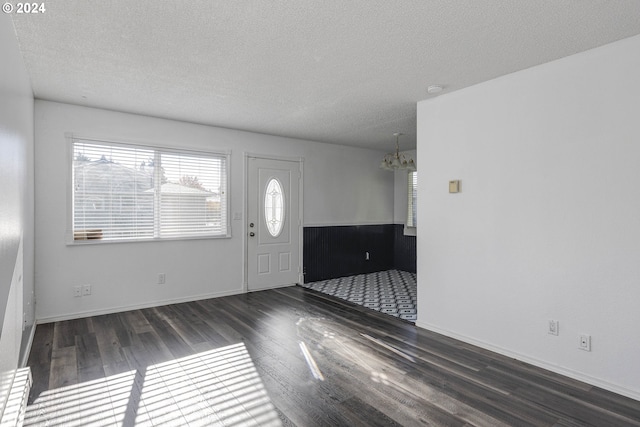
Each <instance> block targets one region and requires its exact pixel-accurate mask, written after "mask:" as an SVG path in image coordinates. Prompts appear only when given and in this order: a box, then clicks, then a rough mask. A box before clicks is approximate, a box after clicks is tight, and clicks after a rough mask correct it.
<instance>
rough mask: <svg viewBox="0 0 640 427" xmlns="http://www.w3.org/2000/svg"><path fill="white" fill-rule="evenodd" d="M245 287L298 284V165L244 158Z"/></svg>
mask: <svg viewBox="0 0 640 427" xmlns="http://www.w3.org/2000/svg"><path fill="white" fill-rule="evenodd" d="M247 162H248V169H247V197H248V200H247V226H246V230H247V261H246V265H247V287H248V290H249V291H256V290H261V289H269V288H276V287H280V286H288V285H292V284H295V283H301V280H302V279H301V277H302V260H301V256H300V237H301V234H300V233H301V228H302V218H301V209H300V200H301V198H300V197H301V196H300V190H301V186H300V181H301V178H302V175H301V173H302V171H301V167H300V166H301V162H299V161H289V160H274V159H264V158H259V157H248V158H247Z"/></svg>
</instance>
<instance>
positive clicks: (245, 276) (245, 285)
mask: <svg viewBox="0 0 640 427" xmlns="http://www.w3.org/2000/svg"><path fill="white" fill-rule="evenodd" d="M243 154H244V159H243V163H244V196H243V198H244V201H243V211H244V212H243V215H242V227H241V229H242V236H243V238H242V246H243V250H242V252H243V254H244V261H243V268H242V290H243V292H244V293H248V292H249V227H248V225H247V218H248V215H249V185H250V184H251V183H250V182H249V159H251V158H256V159H266V160H283V161H287V162H296V163H298V166H299V167H300V185H298V212H299V218H300V223H299V224H298V229H299V230H298V231H299V232H298V235H299V238H298V252H299V253H298V260H299V261H298V263H299V264H298V266H297V268H298V282H299V283H300V284H303V283H304V272H303V266H302V259H303V258H302V255H303V249H302V245H303V242H304V239H303V232H304V228H303V224H304V209H303V208H304V197H303V196H304V157H287V156H275V155H272V154H261V153H253V152H248V151H245V152H244V153H243Z"/></svg>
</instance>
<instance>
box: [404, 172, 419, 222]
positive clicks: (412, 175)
mask: <svg viewBox="0 0 640 427" xmlns="http://www.w3.org/2000/svg"><path fill="white" fill-rule="evenodd" d="M407 183H408V188H407V190H408V195H409V197H408V199H409V202H408V205H407V227H417V224H418V215H417V208H418V172H417V171H414V172H409V174H408V179H407Z"/></svg>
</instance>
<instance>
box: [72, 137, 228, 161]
mask: <svg viewBox="0 0 640 427" xmlns="http://www.w3.org/2000/svg"><path fill="white" fill-rule="evenodd" d="M64 136H65V137H66V138H67V140H68V141H71V142H73V141H74V140H82V141H89V142H103V143H105V144H111V145H121V146H129V147H130V146H132V145H133V146H137V147H140V148H149V149H153V148H155V149H159V150H167V151H173V152H178V153H181V152H183V151H185V152H189V153H194V154H198V153H203V154H218V155H221V156H231V150H230V149H227V150H210V149H207V148H203V147H194V146H192V145H185V146H184V150H183V149H182V148H176V146H175V144H174V145H171V143H168V144H165V143H162V142H160V143H157V142H149V140H136V139H133V138H131V139H130V138H128V137H127V138H122V139H120V138H112V137H105V138H102V137H97V136H84V135H82V134H77V133H73V132H65V134H64ZM181 144H182V143H181ZM181 147H182V146H181ZM70 153H71V158H72V159H73V151H70Z"/></svg>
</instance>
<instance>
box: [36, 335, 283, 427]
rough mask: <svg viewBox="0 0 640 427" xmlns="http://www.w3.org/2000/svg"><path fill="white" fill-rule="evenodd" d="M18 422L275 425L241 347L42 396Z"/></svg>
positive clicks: (275, 415)
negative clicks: (21, 420) (23, 418)
mask: <svg viewBox="0 0 640 427" xmlns="http://www.w3.org/2000/svg"><path fill="white" fill-rule="evenodd" d="M25 425H27V426H30V425H42V426H45V425H46V426H65V427H66V426H88V425H92V426H123V425H126V426H130V425H136V426H138V425H139V426H175V425H189V426H214V425H221V426H222V425H224V426H233V425H243V426H245V425H246V426H281V425H282V423H281V422H280V419H279V417H278V413H277V411H276V410H275V407H274V406H273V404H272V403H271V400H270V399H269V396H268V394H267V391H266V389H265V388H264V385H263V384H262V381H261V379H260V376H259V374H258V372H257V370H256V368H255V366H254V364H253V361H252V360H251V356H250V355H249V353H248V351H247V349H246V347H245V345H244V344H243V343H238V344H234V345H231V346H227V347H223V348H220V349H215V350H211V351H207V352H203V353H198V354H196V355H193V356H188V357H184V358H181V359H175V360H171V361H168V362H164V363H159V364H155V365H150V366H148V367H147V368H146V369H145V370H132V371H128V372H125V373H122V374H118V375H112V376H109V377H106V378H101V379H98V380H94V381H88V382H83V383H81V384H76V385H70V386H66V387H61V388H57V389H55V390H49V391H46V392H43V393H42V394H41V395H40V396H39V397H38V398H37V399H36V400H35V401H34V402H33V404H31V405H30V406H29V407H28V408H27V413H26V416H25Z"/></svg>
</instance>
